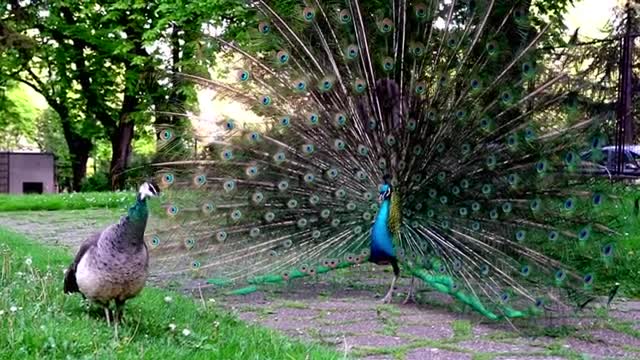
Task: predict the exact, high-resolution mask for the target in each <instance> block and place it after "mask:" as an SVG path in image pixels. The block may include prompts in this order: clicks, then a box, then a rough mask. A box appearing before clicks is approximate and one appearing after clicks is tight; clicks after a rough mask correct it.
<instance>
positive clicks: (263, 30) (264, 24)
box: [258, 21, 271, 34]
mask: <svg viewBox="0 0 640 360" xmlns="http://www.w3.org/2000/svg"><path fill="white" fill-rule="evenodd" d="M258 30H259V31H260V32H261V33H263V34H267V33H268V32H269V31H271V27H270V26H269V23H267V22H264V21H263V22H261V23H260V24H258Z"/></svg>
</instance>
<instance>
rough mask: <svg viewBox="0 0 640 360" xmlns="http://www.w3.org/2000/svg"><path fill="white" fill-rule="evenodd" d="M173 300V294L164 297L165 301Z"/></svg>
mask: <svg viewBox="0 0 640 360" xmlns="http://www.w3.org/2000/svg"><path fill="white" fill-rule="evenodd" d="M172 301H173V299H172V298H171V296H165V297H164V302H166V303H170V302H172Z"/></svg>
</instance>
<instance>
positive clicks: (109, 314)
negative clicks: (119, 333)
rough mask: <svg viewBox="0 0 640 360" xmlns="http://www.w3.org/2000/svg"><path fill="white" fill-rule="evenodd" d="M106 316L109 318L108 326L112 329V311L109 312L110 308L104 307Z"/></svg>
mask: <svg viewBox="0 0 640 360" xmlns="http://www.w3.org/2000/svg"><path fill="white" fill-rule="evenodd" d="M104 316H106V317H107V325H108V326H109V327H111V319H110V316H111V311H110V310H109V306H104Z"/></svg>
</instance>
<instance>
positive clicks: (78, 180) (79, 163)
mask: <svg viewBox="0 0 640 360" xmlns="http://www.w3.org/2000/svg"><path fill="white" fill-rule="evenodd" d="M49 105H51V106H52V107H53V108H54V110H56V112H57V113H58V116H60V122H61V123H62V131H63V133H64V139H65V141H66V142H67V146H68V147H69V157H70V160H71V171H72V173H73V174H72V179H71V189H70V190H71V191H80V187H81V186H82V180H84V178H85V176H86V175H87V161H88V160H89V154H91V151H92V150H93V141H92V139H90V138H86V137H84V136H82V135H80V134H78V133H77V132H76V131H75V130H74V129H73V126H72V125H71V119H70V118H69V109H68V108H67V107H66V106H65V105H63V104H61V103H57V102H54V101H50V102H49Z"/></svg>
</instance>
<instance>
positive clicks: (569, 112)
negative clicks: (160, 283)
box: [149, 0, 616, 319]
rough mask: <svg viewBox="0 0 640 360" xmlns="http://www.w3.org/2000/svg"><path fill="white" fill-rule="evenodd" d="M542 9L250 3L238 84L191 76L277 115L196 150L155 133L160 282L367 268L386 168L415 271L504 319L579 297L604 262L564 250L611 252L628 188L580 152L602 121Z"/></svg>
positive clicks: (167, 133) (522, 5)
mask: <svg viewBox="0 0 640 360" xmlns="http://www.w3.org/2000/svg"><path fill="white" fill-rule="evenodd" d="M529 3H530V2H528V1H493V0H484V1H483V0H473V1H470V0H452V1H449V0H431V1H428V0H427V1H396V0H393V1H358V0H345V1H341V0H338V1H307V2H303V1H299V2H298V1H250V2H248V3H247V9H248V10H249V11H250V13H253V14H255V18H252V19H247V22H248V23H251V22H252V21H253V23H252V26H251V30H250V31H248V33H247V34H248V35H247V38H243V39H242V42H239V43H238V42H232V41H230V40H226V39H224V38H223V37H221V38H216V39H213V40H214V41H216V42H218V43H219V44H220V45H221V46H222V48H223V49H224V50H225V51H227V52H228V53H229V54H233V56H234V58H235V59H238V58H239V59H242V61H241V62H238V63H234V65H233V66H236V67H237V68H235V69H233V70H232V73H233V74H235V81H234V82H231V83H230V82H228V81H225V80H210V79H205V78H201V77H198V76H195V75H189V74H182V76H183V77H184V78H186V79H189V80H191V81H195V82H197V83H198V84H200V85H202V86H208V87H213V88H215V89H216V90H217V91H218V93H219V94H221V95H224V96H227V97H228V98H230V99H232V100H234V101H237V102H241V103H243V104H245V105H246V106H247V107H248V108H249V109H251V110H252V111H253V112H255V113H256V114H257V115H259V116H260V117H261V118H263V119H264V123H261V124H256V125H255V126H252V125H251V124H245V125H244V126H238V122H237V121H235V120H234V119H231V118H227V119H224V120H222V121H221V124H220V125H221V127H222V128H223V129H224V130H223V132H224V134H223V135H222V136H221V137H220V139H218V140H216V141H212V142H211V143H210V144H207V147H206V151H203V152H200V153H199V154H198V155H197V158H196V157H194V156H191V155H190V156H184V154H182V153H181V154H177V155H175V156H174V157H173V158H172V157H171V156H172V155H171V154H172V153H171V149H175V148H188V146H184V145H183V146H179V144H181V143H187V142H188V141H189V140H188V139H189V136H187V135H188V134H186V133H181V132H180V131H179V129H175V128H172V127H171V126H166V127H161V128H160V129H159V134H160V136H159V140H158V141H159V144H160V147H161V150H164V151H165V153H166V154H167V158H168V160H167V161H164V162H159V163H156V164H154V166H155V167H156V169H157V178H158V180H159V182H160V183H161V184H162V188H163V192H164V194H165V195H164V204H163V208H162V209H161V212H160V213H159V214H156V215H159V216H160V217H161V218H162V220H163V226H162V227H160V229H159V230H158V232H157V233H155V234H150V239H149V241H150V244H151V245H152V248H153V254H152V259H153V266H152V269H154V271H155V273H156V275H157V276H163V277H167V278H171V279H178V280H179V279H185V278H191V277H196V278H199V279H208V282H209V285H210V286H211V287H215V288H222V289H230V290H233V289H238V288H239V289H241V290H239V292H246V291H250V290H251V289H254V287H255V286H259V285H261V284H264V283H280V282H284V281H291V280H293V279H295V278H299V277H304V276H316V275H318V274H320V273H324V272H327V271H330V270H332V269H336V268H340V267H346V266H351V265H353V264H358V263H361V262H363V261H366V260H367V259H368V258H369V255H370V248H369V247H370V243H371V240H370V238H371V227H372V223H373V221H374V219H375V217H376V214H377V211H378V209H379V206H380V205H379V204H378V201H377V200H378V193H377V192H378V186H379V184H381V183H383V182H385V181H386V180H384V175H385V174H391V175H392V177H391V178H392V179H393V181H392V182H393V189H394V192H393V194H392V199H391V203H392V205H391V210H390V216H389V229H390V231H391V232H392V233H393V235H394V236H393V238H394V239H393V240H394V245H395V247H396V248H397V249H398V250H399V253H400V254H401V255H398V261H399V263H400V267H401V268H402V270H403V271H405V272H406V273H409V274H412V275H413V276H416V277H419V278H420V279H422V280H424V281H425V282H426V283H427V284H428V285H430V286H431V287H433V288H434V289H436V290H438V291H442V292H445V293H448V294H451V295H452V296H453V297H455V298H456V299H458V300H460V301H462V302H464V303H466V304H468V305H470V306H471V307H472V308H474V309H475V310H477V311H479V312H481V313H483V314H485V315H486V316H488V317H490V318H493V319H497V318H501V317H522V316H529V315H533V314H536V313H539V312H541V311H544V310H545V309H558V308H562V307H564V306H565V305H575V304H574V302H573V300H572V296H573V295H571V296H570V295H569V294H575V293H576V292H579V293H586V294H588V293H589V291H590V289H591V288H592V286H593V284H594V282H595V281H597V274H595V273H593V272H592V269H590V268H584V269H574V268H568V267H567V266H566V265H564V264H563V263H562V262H561V261H560V260H561V259H562V258H563V256H564V255H566V254H567V253H570V252H573V251H575V249H577V248H579V249H580V251H582V252H583V253H584V254H586V255H585V256H588V257H590V258H591V259H596V260H595V261H602V262H604V263H608V262H611V261H612V257H613V255H614V253H615V239H616V236H615V231H614V230H615V229H614V228H613V225H614V223H615V222H614V220H615V219H613V218H611V217H609V216H608V214H609V213H610V212H608V211H606V209H607V208H610V207H611V206H613V205H612V203H613V201H614V199H613V196H612V195H610V193H609V190H608V187H607V185H606V184H601V183H600V182H599V181H598V179H597V177H596V176H595V175H594V173H593V167H592V166H591V164H590V163H589V161H591V160H590V159H586V158H585V157H584V156H583V154H585V153H589V154H592V155H593V157H596V156H597V154H599V153H600V149H601V148H602V147H603V146H604V145H605V144H606V139H607V137H606V133H605V129H606V128H605V125H606V124H605V122H604V121H603V119H604V117H601V116H600V115H599V114H594V113H590V112H589V111H587V109H585V108H582V107H581V105H580V103H579V102H578V101H576V94H579V93H580V92H582V91H586V90H587V89H584V88H583V87H584V86H585V85H584V84H583V83H582V82H580V81H574V79H572V77H571V75H572V74H571V73H567V72H565V69H564V68H554V67H552V66H551V67H548V66H545V64H547V63H551V62H550V61H547V60H548V59H544V58H543V57H542V55H540V54H539V53H538V51H537V50H538V49H539V47H540V45H541V44H542V43H544V41H545V31H546V30H547V25H545V24H543V23H542V22H540V21H538V20H536V21H533V19H532V18H531V16H530V14H529V13H528V8H527V5H528V4H529ZM585 159H586V160H585ZM569 290H570V291H569Z"/></svg>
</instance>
